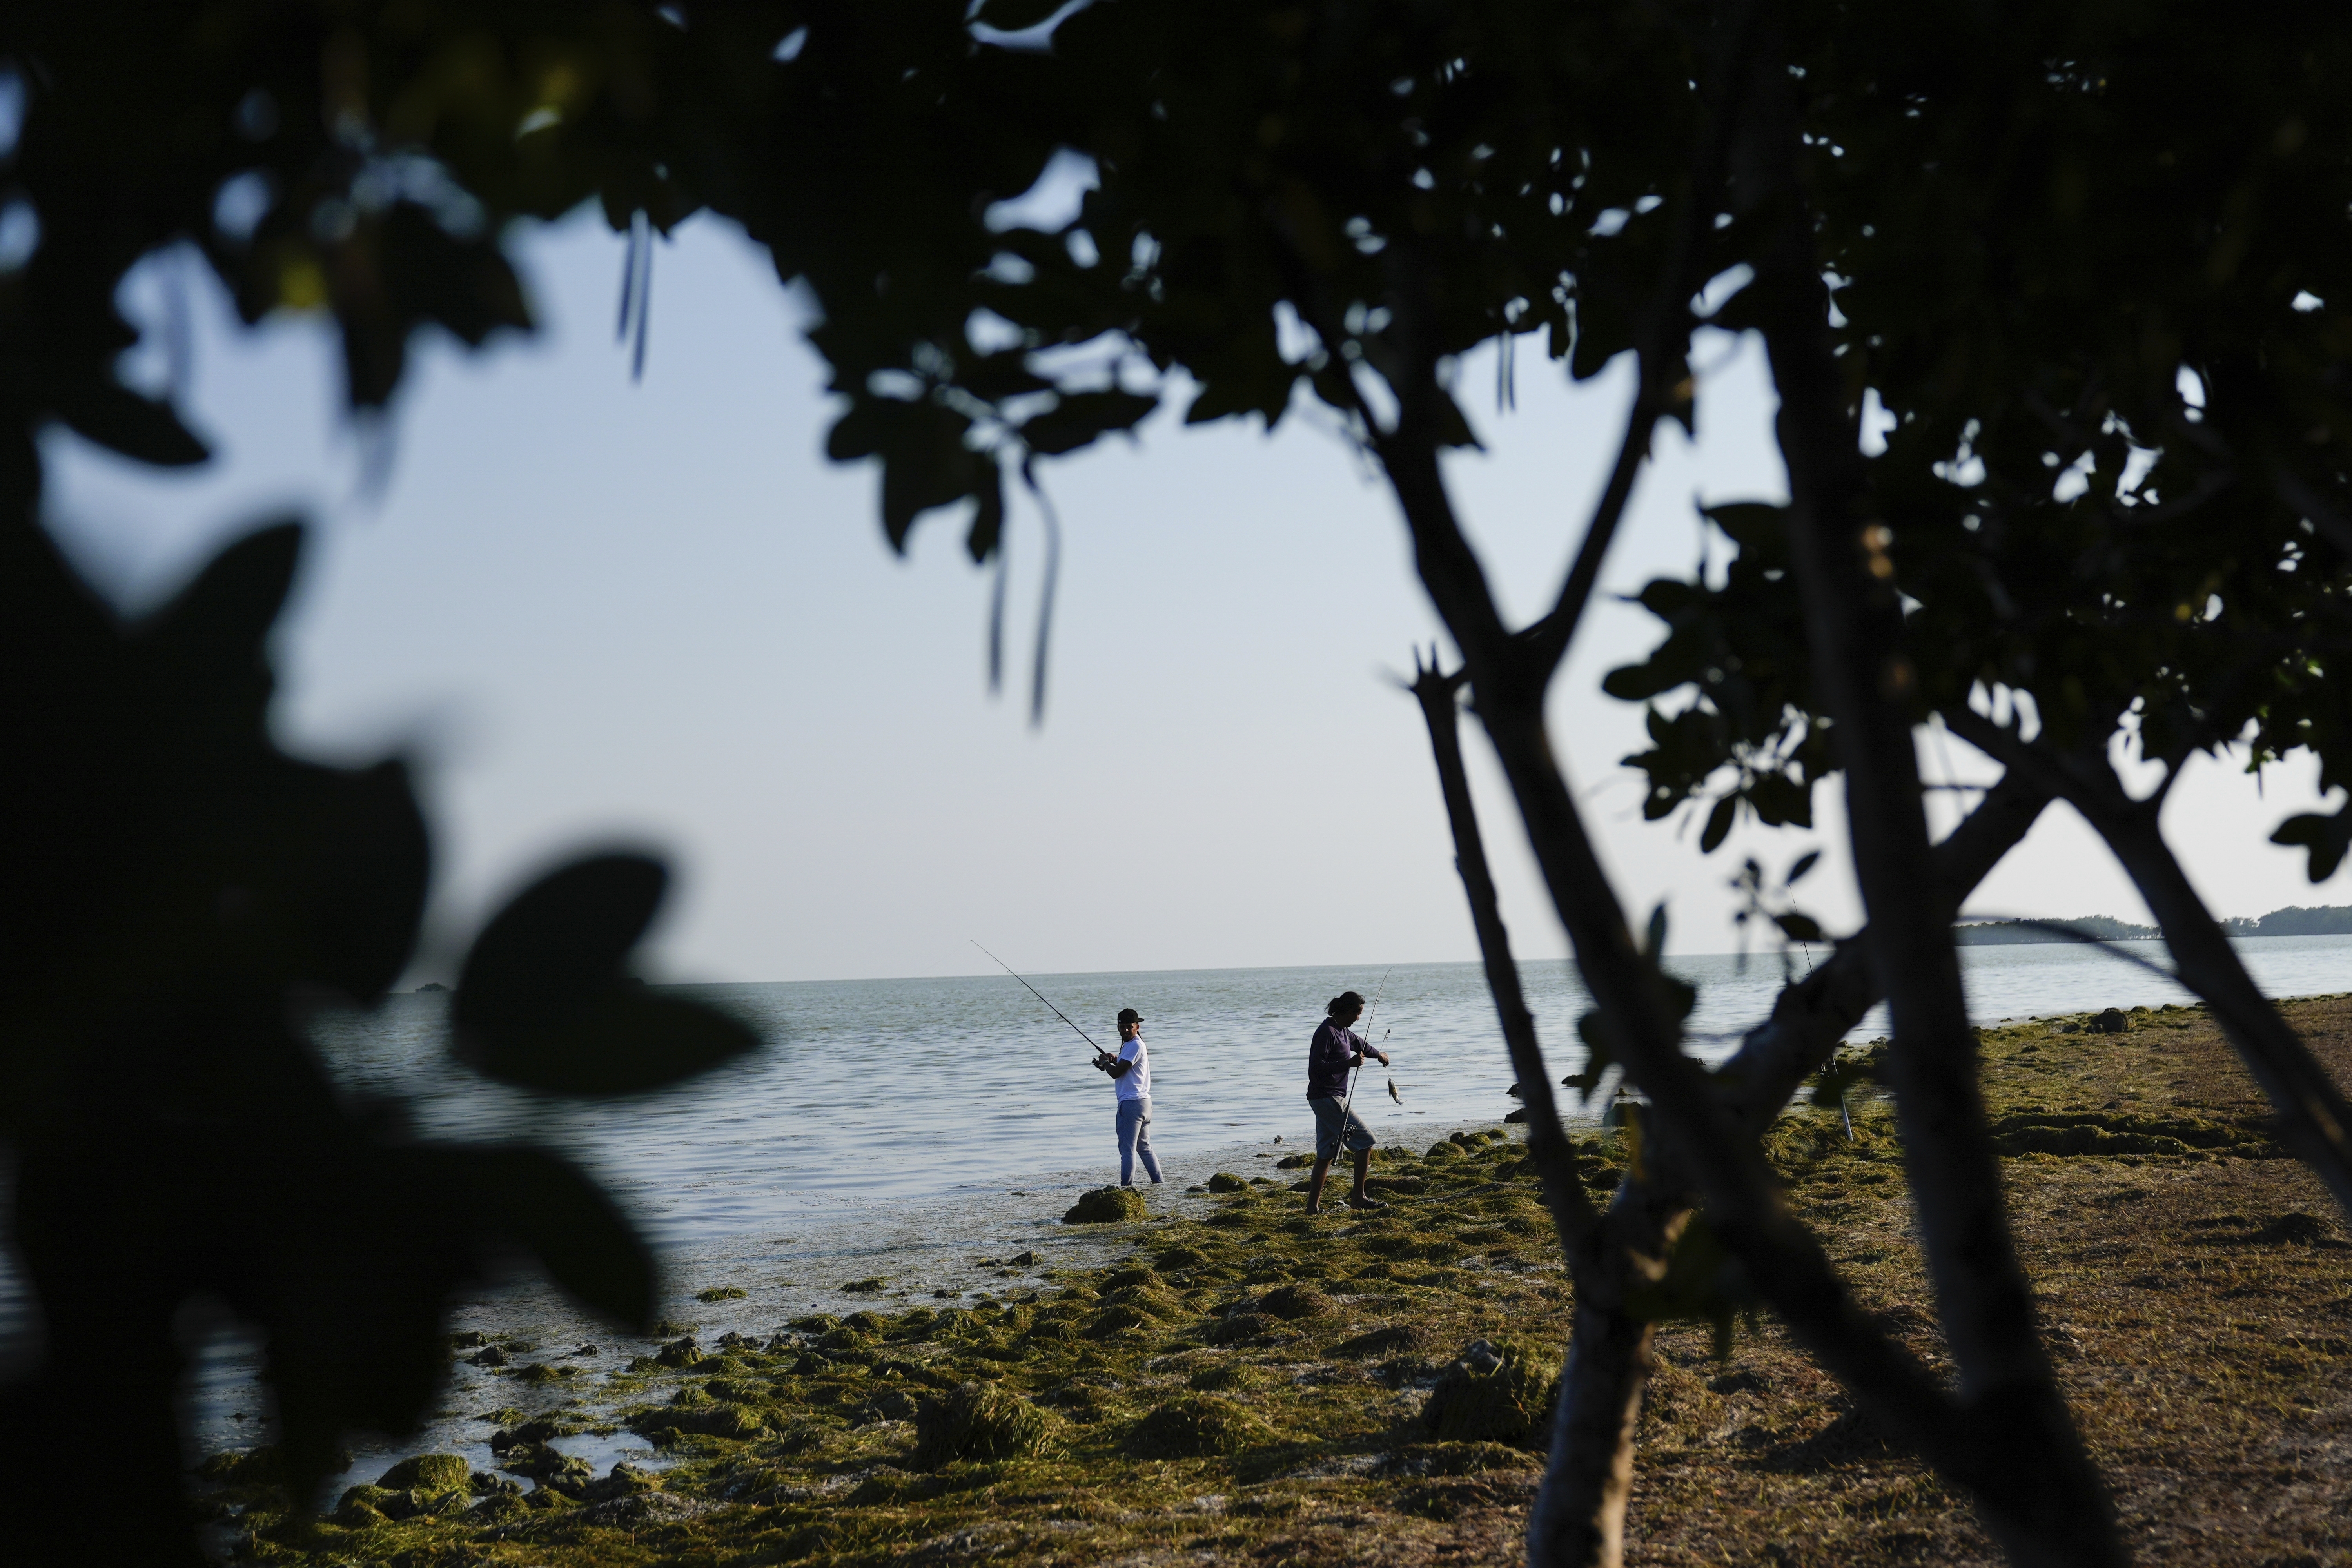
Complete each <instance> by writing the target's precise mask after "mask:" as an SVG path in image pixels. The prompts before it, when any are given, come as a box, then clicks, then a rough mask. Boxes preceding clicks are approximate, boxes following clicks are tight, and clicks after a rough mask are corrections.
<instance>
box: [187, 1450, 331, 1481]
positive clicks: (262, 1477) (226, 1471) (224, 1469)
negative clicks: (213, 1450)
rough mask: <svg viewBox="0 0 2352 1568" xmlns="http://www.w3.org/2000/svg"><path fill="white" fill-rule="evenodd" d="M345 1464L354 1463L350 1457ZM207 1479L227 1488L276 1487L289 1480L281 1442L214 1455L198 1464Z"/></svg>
mask: <svg viewBox="0 0 2352 1568" xmlns="http://www.w3.org/2000/svg"><path fill="white" fill-rule="evenodd" d="M344 1463H346V1464H348V1463H350V1460H349V1459H348V1458H347V1459H345V1460H344ZM196 1474H197V1475H198V1476H200V1477H202V1478H203V1479H205V1480H208V1481H211V1482H214V1483H215V1484H216V1485H219V1486H225V1487H275V1486H282V1485H284V1484H285V1481H286V1467H285V1464H284V1463H283V1461H281V1460H280V1459H279V1458H278V1445H277V1444H275V1443H264V1444H262V1445H261V1446H260V1447H257V1448H247V1450H246V1451H245V1452H244V1453H241V1454H239V1453H235V1452H224V1453H218V1454H215V1455H213V1456H212V1457H211V1458H207V1459H206V1460H205V1462H204V1463H203V1464H201V1465H198V1466H197V1467H196Z"/></svg>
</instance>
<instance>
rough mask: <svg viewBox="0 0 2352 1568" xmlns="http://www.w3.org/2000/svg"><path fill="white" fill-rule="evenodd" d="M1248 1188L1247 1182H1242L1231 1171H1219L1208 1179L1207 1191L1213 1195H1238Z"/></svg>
mask: <svg viewBox="0 0 2352 1568" xmlns="http://www.w3.org/2000/svg"><path fill="white" fill-rule="evenodd" d="M1248 1186H1249V1184H1248V1183H1247V1182H1244V1181H1243V1180H1242V1179H1241V1178H1240V1177H1239V1176H1236V1175H1234V1173H1232V1172H1231V1171H1219V1172H1218V1173H1216V1174H1215V1175H1213V1176H1211V1177H1210V1178H1209V1190H1210V1191H1211V1192H1213V1193H1238V1192H1242V1191H1244V1190H1245V1189H1246V1188H1247V1187H1248Z"/></svg>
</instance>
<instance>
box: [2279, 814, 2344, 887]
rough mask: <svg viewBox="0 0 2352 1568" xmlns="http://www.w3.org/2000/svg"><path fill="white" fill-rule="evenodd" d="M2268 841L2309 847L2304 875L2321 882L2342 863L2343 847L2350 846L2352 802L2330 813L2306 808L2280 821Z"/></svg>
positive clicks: (2306, 848) (2334, 872)
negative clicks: (2323, 814)
mask: <svg viewBox="0 0 2352 1568" xmlns="http://www.w3.org/2000/svg"><path fill="white" fill-rule="evenodd" d="M2271 842H2272V843H2273V844H2286V845H2299V846H2301V847H2303V848H2304V849H2305V850H2306V851H2308V853H2309V856H2310V858H2309V859H2308V861H2307V862H2306V863H2305V867H2304V872H2305V875H2306V876H2307V877H2309V878H2310V879H2312V880H2313V881H2315V882H2324V881H2326V880H2327V879H2328V878H2330V877H2333V876H2334V875H2336V868H2337V867H2338V866H2341V865H2342V864H2344V856H2345V853H2346V851H2347V850H2352V806H2347V807H2345V808H2343V809H2342V810H2339V811H2337V812H2336V814H2335V815H2334V816H2319V815H2318V814H2317V813H2315V812H2308V811H2306V812H2302V813H2299V814H2297V815H2296V816H2290V817H2288V818H2287V819H2286V820H2285V821H2284V822H2282V823H2280V824H2279V826H2278V831H2276V832H2275V833H2273V834H2272V835H2271Z"/></svg>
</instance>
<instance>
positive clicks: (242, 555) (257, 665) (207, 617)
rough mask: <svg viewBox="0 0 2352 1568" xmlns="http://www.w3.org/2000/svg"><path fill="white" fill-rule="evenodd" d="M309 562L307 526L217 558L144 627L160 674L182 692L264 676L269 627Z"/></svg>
mask: <svg viewBox="0 0 2352 1568" xmlns="http://www.w3.org/2000/svg"><path fill="white" fill-rule="evenodd" d="M301 556H302V525H301V524H300V523H299V522H295V521H284V522H276V523H271V524H268V525H267V526H265V527H262V528H260V529H257V530H256V531H253V532H251V533H248V534H247V535H246V536H245V537H244V538H243V539H240V540H238V541H237V542H236V543H234V544H232V545H230V546H229V547H228V548H227V549H226V550H224V551H222V552H220V553H219V554H217V555H215V556H214V557H213V558H212V560H211V562H210V563H207V564H206V565H205V569H204V570H203V571H202V572H199V573H198V574H196V578H195V581H194V582H193V583H191V584H188V585H187V586H186V587H185V588H183V589H182V590H181V591H180V593H179V595H177V596H176V597H174V598H173V600H172V601H171V602H170V603H169V604H167V605H164V606H163V608H162V609H161V610H158V611H157V612H156V613H155V614H154V615H152V616H149V617H148V619H147V620H146V621H145V623H143V624H142V626H140V628H139V634H138V635H139V638H140V640H141V641H142V642H143V643H145V644H147V645H149V647H151V648H152V649H153V650H154V651H155V653H156V655H157V656H158V657H157V663H158V666H159V668H160V673H161V674H162V676H163V679H166V680H169V681H171V682H173V684H175V685H180V686H198V685H209V684H212V683H214V682H215V681H218V680H220V679H225V678H246V677H250V676H253V675H256V674H260V673H265V672H264V670H263V667H262V665H261V662H260V661H261V658H262V654H263V650H264V648H265V647H266V645H267V644H268V638H269V628H270V627H271V626H275V625H276V624H277V621H278V613H279V612H280V611H281V610H283V609H284V608H285V606H286V595H287V594H288V592H289V590H291V589H292V587H293V585H294V572H295V568H296V566H297V565H298V564H299V563H300V560H301Z"/></svg>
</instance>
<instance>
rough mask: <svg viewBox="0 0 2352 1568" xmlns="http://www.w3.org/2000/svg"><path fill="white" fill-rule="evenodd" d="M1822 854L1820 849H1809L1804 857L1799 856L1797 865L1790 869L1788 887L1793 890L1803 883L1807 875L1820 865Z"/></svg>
mask: <svg viewBox="0 0 2352 1568" xmlns="http://www.w3.org/2000/svg"><path fill="white" fill-rule="evenodd" d="M1821 858H1822V852H1821V851H1820V850H1818V849H1808V850H1806V851H1805V852H1804V853H1803V854H1802V855H1800V856H1798V857H1797V860H1796V864H1795V865H1793V866H1790V868H1789V878H1788V881H1787V883H1786V885H1787V886H1789V887H1791V888H1793V887H1795V886H1796V885H1797V884H1798V883H1799V882H1801V881H1803V880H1804V879H1805V873H1806V872H1808V871H1811V869H1812V868H1814V867H1815V866H1816V865H1818V864H1820V863H1821Z"/></svg>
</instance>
